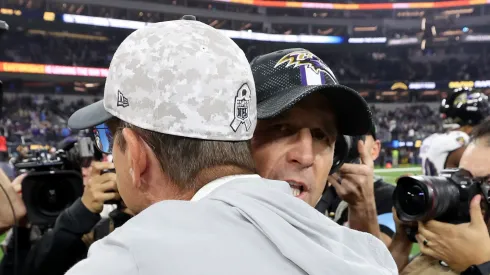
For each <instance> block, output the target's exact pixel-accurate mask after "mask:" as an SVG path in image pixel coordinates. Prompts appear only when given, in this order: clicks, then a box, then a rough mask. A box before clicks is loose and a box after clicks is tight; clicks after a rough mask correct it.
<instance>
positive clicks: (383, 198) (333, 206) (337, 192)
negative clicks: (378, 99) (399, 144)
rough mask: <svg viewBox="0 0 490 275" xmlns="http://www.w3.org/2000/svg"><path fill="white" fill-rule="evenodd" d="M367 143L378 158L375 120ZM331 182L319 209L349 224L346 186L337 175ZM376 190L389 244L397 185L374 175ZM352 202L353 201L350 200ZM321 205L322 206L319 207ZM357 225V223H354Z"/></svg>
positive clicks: (379, 215) (382, 227)
mask: <svg viewBox="0 0 490 275" xmlns="http://www.w3.org/2000/svg"><path fill="white" fill-rule="evenodd" d="M365 143H366V147H367V150H368V152H369V153H370V154H371V157H372V159H373V160H376V159H377V158H378V156H379V152H380V151H381V142H380V141H379V140H378V139H377V138H376V126H375V124H374V121H373V126H372V127H371V129H370V130H369V132H368V133H367V135H366V136H365ZM329 183H331V184H332V185H330V186H328V187H327V190H326V191H325V194H324V196H323V197H322V201H321V203H319V204H318V205H317V209H318V210H319V211H321V212H322V213H325V214H326V215H328V216H331V217H332V218H333V219H334V221H335V222H337V223H338V224H341V225H348V226H351V227H352V225H350V224H348V220H349V218H348V214H349V211H347V210H348V207H349V202H348V200H347V199H344V196H342V194H344V193H346V191H345V190H343V189H344V188H343V187H344V186H342V185H339V184H338V182H337V180H336V178H335V176H331V177H329ZM371 186H372V188H373V190H374V198H375V203H376V212H377V220H378V224H379V230H380V232H381V240H382V241H383V242H384V243H385V244H386V245H389V244H390V243H391V240H392V237H393V235H394V233H395V230H396V226H395V222H394V220H393V213H392V208H393V191H394V190H395V186H394V185H392V184H389V183H387V182H385V181H383V178H382V177H379V176H376V175H375V176H374V183H373V185H371ZM350 203H352V202H350ZM320 205H321V207H319V206H320ZM357 222H360V223H368V222H369V221H367V220H363V219H358V221H357ZM354 226H356V225H354ZM367 226H368V225H362V224H361V225H360V226H359V225H357V226H356V227H358V228H359V227H360V228H362V227H367Z"/></svg>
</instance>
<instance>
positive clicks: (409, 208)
mask: <svg viewBox="0 0 490 275" xmlns="http://www.w3.org/2000/svg"><path fill="white" fill-rule="evenodd" d="M459 197H460V194H459V189H458V187H457V186H456V185H455V184H454V183H453V182H452V181H451V180H450V179H448V178H445V177H418V176H416V177H401V178H400V179H399V180H398V181H397V186H396V188H395V191H394V194H393V201H394V205H395V209H396V211H397V214H398V216H399V218H400V219H401V220H403V221H407V222H410V221H427V220H432V219H437V218H440V217H442V216H444V215H446V214H447V213H448V212H449V211H451V209H452V208H454V207H457V206H458V203H459Z"/></svg>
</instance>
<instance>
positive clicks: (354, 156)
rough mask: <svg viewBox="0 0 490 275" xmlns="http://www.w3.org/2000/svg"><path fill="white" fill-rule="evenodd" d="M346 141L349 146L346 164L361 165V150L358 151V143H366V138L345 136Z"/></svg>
mask: <svg viewBox="0 0 490 275" xmlns="http://www.w3.org/2000/svg"><path fill="white" fill-rule="evenodd" d="M344 139H345V142H346V145H347V146H346V147H347V148H346V151H347V153H346V155H345V160H344V163H354V164H360V163H361V159H360V155H359V150H358V149H357V143H359V141H360V140H362V141H366V136H344Z"/></svg>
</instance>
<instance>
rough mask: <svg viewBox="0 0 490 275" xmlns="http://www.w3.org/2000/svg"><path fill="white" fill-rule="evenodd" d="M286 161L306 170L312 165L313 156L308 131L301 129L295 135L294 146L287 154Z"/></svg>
mask: <svg viewBox="0 0 490 275" xmlns="http://www.w3.org/2000/svg"><path fill="white" fill-rule="evenodd" d="M287 160H288V162H290V163H294V164H296V165H299V166H300V167H301V168H308V167H310V166H312V165H313V161H314V160H315V155H314V152H313V137H312V136H311V131H310V129H308V128H303V129H301V130H299V131H298V132H297V133H296V134H295V138H294V144H293V146H292V147H291V149H290V150H289V151H288V153H287Z"/></svg>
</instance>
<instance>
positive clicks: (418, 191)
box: [400, 185, 428, 216]
mask: <svg viewBox="0 0 490 275" xmlns="http://www.w3.org/2000/svg"><path fill="white" fill-rule="evenodd" d="M400 192H403V194H401V196H400V198H401V199H402V200H401V201H400V205H401V207H402V208H403V209H404V210H405V212H406V213H407V214H409V215H412V216H415V215H420V214H422V213H424V211H425V210H426V209H427V202H428V199H427V198H428V195H426V194H425V191H424V190H423V188H422V187H420V186H418V185H412V186H406V187H405V188H402V189H401V190H400Z"/></svg>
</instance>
